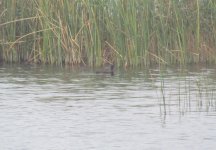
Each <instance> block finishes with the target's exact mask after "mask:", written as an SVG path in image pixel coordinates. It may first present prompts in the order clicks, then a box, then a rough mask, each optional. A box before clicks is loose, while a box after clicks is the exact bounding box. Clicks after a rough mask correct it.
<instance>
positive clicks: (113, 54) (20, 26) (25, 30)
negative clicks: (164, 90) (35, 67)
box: [0, 0, 216, 67]
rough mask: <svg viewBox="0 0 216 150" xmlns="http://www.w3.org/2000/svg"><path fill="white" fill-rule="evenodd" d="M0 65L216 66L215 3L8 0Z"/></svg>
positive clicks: (2, 9) (3, 6)
mask: <svg viewBox="0 0 216 150" xmlns="http://www.w3.org/2000/svg"><path fill="white" fill-rule="evenodd" d="M0 60H1V61H3V62H8V63H23V62H28V63H43V64H56V65H88V66H100V65H103V64H105V63H115V64H116V65H117V66H124V67H128V66H149V65H152V64H160V65H161V64H180V65H186V64H191V63H211V64H215V63H216V2H215V0H208V1H205V0H191V1H188V0H181V1H179V0H91V1H85V0H53V1H47V0H19V1H17V0H7V1H1V2H0Z"/></svg>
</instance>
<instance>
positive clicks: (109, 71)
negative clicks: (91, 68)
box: [96, 64, 114, 76]
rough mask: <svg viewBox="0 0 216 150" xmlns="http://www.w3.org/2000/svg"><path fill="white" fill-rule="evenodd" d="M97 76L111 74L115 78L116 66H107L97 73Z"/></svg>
mask: <svg viewBox="0 0 216 150" xmlns="http://www.w3.org/2000/svg"><path fill="white" fill-rule="evenodd" d="M96 74H110V75H111V76H113V75H114V64H111V65H110V66H107V67H105V68H104V69H102V70H98V71H96Z"/></svg>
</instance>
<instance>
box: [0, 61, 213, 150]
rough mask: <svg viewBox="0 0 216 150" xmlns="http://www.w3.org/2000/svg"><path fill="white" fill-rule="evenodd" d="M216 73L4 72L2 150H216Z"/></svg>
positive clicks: (0, 80) (0, 73) (0, 74)
mask: <svg viewBox="0 0 216 150" xmlns="http://www.w3.org/2000/svg"><path fill="white" fill-rule="evenodd" d="M215 85H216V69H214V68H213V67H208V68H206V67H196V66H194V67H191V68H189V69H185V70H179V69H175V68H167V69H166V70H164V71H163V72H161V73H160V71H159V70H158V69H157V68H153V69H150V70H149V71H147V72H144V71H142V70H128V71H117V73H116V74H115V75H114V76H110V75H97V74H94V72H93V71H92V70H88V69H82V70H79V69H72V68H64V69H61V68H53V67H39V66H38V67H36V66H9V65H7V66H0V149H1V150H143V149H147V150H148V149H149V150H160V149H162V150H168V149H170V150H173V149H175V150H179V149H188V150H191V149H196V150H197V149H200V150H203V149H208V150H210V149H212V150H213V149H215V147H216V142H215V141H216V86H215Z"/></svg>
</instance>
